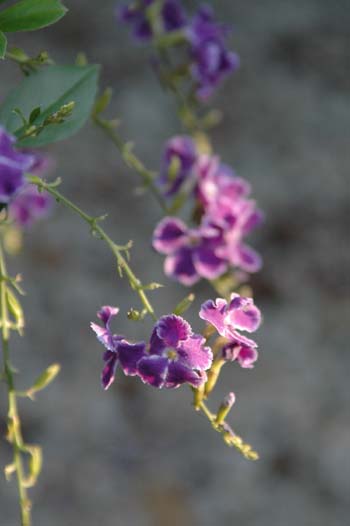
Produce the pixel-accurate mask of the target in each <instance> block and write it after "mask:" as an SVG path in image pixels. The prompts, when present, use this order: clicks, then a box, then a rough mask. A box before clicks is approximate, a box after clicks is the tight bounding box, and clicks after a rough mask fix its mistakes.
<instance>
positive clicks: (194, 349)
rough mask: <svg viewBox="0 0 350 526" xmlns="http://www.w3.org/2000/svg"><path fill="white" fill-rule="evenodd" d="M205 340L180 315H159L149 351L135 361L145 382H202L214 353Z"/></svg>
mask: <svg viewBox="0 0 350 526" xmlns="http://www.w3.org/2000/svg"><path fill="white" fill-rule="evenodd" d="M204 344H205V339H204V338H203V337H202V336H201V335H199V334H193V332H192V329H191V326H190V325H189V324H188V323H187V321H185V320H184V319H183V318H181V317H180V316H176V315H174V314H170V315H168V316H162V317H161V318H160V319H159V320H158V322H157V323H156V325H155V327H154V329H153V332H152V335H151V340H150V344H149V349H148V353H147V354H146V355H145V356H143V357H142V358H141V359H140V361H139V362H138V364H137V368H138V374H139V376H140V378H141V379H142V381H143V382H144V383H147V384H150V385H153V386H154V387H158V388H162V387H165V388H167V389H170V388H176V387H179V386H180V385H181V384H183V383H189V384H191V385H193V386H194V387H199V386H200V385H202V384H203V383H204V382H205V381H206V379H207V375H206V373H205V371H206V370H207V369H209V367H210V366H211V364H212V360H213V355H212V352H211V349H210V348H209V347H205V346H204Z"/></svg>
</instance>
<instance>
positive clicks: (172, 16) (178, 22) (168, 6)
mask: <svg viewBox="0 0 350 526" xmlns="http://www.w3.org/2000/svg"><path fill="white" fill-rule="evenodd" d="M162 19H163V24H164V29H165V31H174V30H175V29H180V28H181V27H183V26H184V25H185V24H186V22H187V19H186V15H185V13H184V10H183V9H182V7H181V5H180V3H179V1H178V0H165V2H164V4H163V8H162Z"/></svg>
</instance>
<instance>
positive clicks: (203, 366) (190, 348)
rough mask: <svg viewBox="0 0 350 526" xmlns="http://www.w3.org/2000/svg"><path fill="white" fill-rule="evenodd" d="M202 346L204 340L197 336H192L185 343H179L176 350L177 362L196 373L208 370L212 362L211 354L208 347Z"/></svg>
mask: <svg viewBox="0 0 350 526" xmlns="http://www.w3.org/2000/svg"><path fill="white" fill-rule="evenodd" d="M204 344H205V338H203V336H201V335H199V334H194V335H193V336H191V337H190V338H188V339H187V340H186V341H184V342H180V345H179V347H178V349H177V353H178V355H179V357H180V360H179V361H181V363H183V364H186V365H187V366H188V367H190V368H191V369H197V370H198V371H205V370H207V369H209V367H210V366H211V364H212V361H213V353H212V351H211V349H210V347H205V346H204Z"/></svg>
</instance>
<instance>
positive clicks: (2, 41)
mask: <svg viewBox="0 0 350 526" xmlns="http://www.w3.org/2000/svg"><path fill="white" fill-rule="evenodd" d="M6 48H7V38H6V36H5V35H4V33H3V32H2V31H0V58H4V57H5V53H6Z"/></svg>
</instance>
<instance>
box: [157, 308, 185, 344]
mask: <svg viewBox="0 0 350 526" xmlns="http://www.w3.org/2000/svg"><path fill="white" fill-rule="evenodd" d="M156 330H157V335H158V337H159V338H160V339H161V340H163V342H164V343H165V345H166V346H168V347H174V348H175V347H177V345H178V344H179V342H181V341H182V340H186V339H187V338H189V336H191V334H192V329H191V326H190V324H189V323H188V322H187V321H186V320H184V319H183V318H181V317H180V316H176V315H175V314H169V315H168V316H162V317H161V318H160V319H159V320H158V322H157V324H156Z"/></svg>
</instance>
